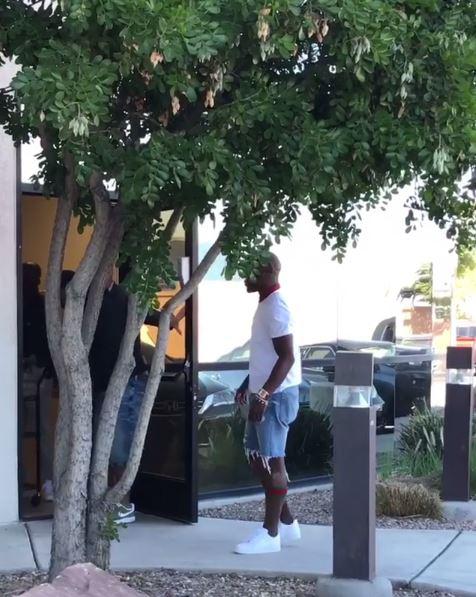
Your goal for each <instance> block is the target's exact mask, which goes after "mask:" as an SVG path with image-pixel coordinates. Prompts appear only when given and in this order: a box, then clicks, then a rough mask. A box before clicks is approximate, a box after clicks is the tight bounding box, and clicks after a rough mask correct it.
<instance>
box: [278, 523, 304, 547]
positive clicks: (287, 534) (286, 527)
mask: <svg viewBox="0 0 476 597" xmlns="http://www.w3.org/2000/svg"><path fill="white" fill-rule="evenodd" d="M279 534H280V535H281V545H282V546H283V547H284V546H287V545H294V543H297V542H298V541H299V540H300V539H301V528H300V526H299V523H298V521H297V520H295V521H294V522H293V523H292V524H283V523H282V522H280V523H279Z"/></svg>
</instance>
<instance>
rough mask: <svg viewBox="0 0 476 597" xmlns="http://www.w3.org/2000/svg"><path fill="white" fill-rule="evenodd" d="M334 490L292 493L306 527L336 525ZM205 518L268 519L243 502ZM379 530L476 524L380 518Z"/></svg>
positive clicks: (258, 507)
mask: <svg viewBox="0 0 476 597" xmlns="http://www.w3.org/2000/svg"><path fill="white" fill-rule="evenodd" d="M332 499H333V493H332V490H331V489H329V490H322V489H315V490H314V491H306V492H304V493H293V494H289V496H288V501H289V505H290V507H291V511H292V512H293V514H294V516H296V518H297V519H298V520H299V522H300V523H302V524H322V525H332ZM200 515H201V516H205V517H208V518H228V519H233V520H256V521H261V520H263V517H264V504H263V503H262V502H256V501H254V502H242V503H235V504H229V505H226V506H221V507H220V508H208V509H206V510H202V511H201V512H200ZM377 525H378V527H379V528H386V529H389V528H399V529H458V530H465V531H476V524H475V523H474V522H472V521H469V522H454V521H452V520H445V519H443V520H432V519H429V518H419V517H411V518H388V517H386V516H383V517H380V518H378V520H377Z"/></svg>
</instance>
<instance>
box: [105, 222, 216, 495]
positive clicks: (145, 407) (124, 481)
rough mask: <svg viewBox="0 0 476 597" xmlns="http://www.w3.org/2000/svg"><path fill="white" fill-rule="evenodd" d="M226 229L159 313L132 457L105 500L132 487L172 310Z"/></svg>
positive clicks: (201, 275)
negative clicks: (152, 355) (152, 354)
mask: <svg viewBox="0 0 476 597" xmlns="http://www.w3.org/2000/svg"><path fill="white" fill-rule="evenodd" d="M225 230H226V229H225ZM225 230H223V231H222V233H221V234H220V236H219V237H218V239H217V240H216V241H215V242H214V244H213V245H212V246H211V247H210V249H209V250H208V252H207V254H206V255H205V257H204V258H203V259H202V261H201V262H200V264H199V265H198V267H197V269H196V270H195V271H194V272H193V274H192V276H191V277H190V280H189V281H188V282H187V283H186V284H185V285H184V286H183V288H182V289H181V290H180V291H179V292H178V293H177V294H176V295H175V296H174V297H173V298H172V299H170V300H169V301H168V302H167V304H166V306H165V307H164V309H163V310H162V312H161V314H160V320H159V330H160V333H159V337H158V339H157V344H156V347H155V351H154V357H153V359H152V366H151V370H150V373H149V379H148V380H147V386H146V389H145V393H144V397H143V399H142V403H141V408H140V411H139V417H138V420H137V424H136V428H135V431H134V439H133V442H132V447H131V451H130V454H129V459H128V461H127V466H126V469H125V471H124V473H123V475H122V477H121V479H120V481H119V482H118V483H117V485H116V486H115V487H113V488H111V489H110V490H109V491H108V492H107V494H106V500H107V501H108V502H110V503H114V502H117V501H120V499H122V498H123V496H124V495H125V494H126V493H127V492H128V491H129V489H130V488H131V486H132V483H133V482H134V479H135V477H136V475H137V471H138V469H139V464H140V460H141V456H142V451H143V449H144V442H145V437H146V434H147V428H148V425H149V419H150V414H151V412H152V407H153V406H154V401H155V397H156V396H157V391H158V389H159V384H160V381H161V379H162V374H163V372H164V366H165V354H166V351H167V344H168V339H169V335H170V319H171V314H172V312H173V311H174V309H176V308H177V307H178V306H179V305H181V304H182V303H184V302H185V301H186V300H187V299H188V298H190V296H191V295H192V294H193V292H194V291H195V290H196V288H197V286H198V285H199V284H200V282H201V281H202V280H203V278H204V277H205V275H206V274H207V272H208V270H209V269H210V267H211V266H212V265H213V263H214V261H215V260H216V258H217V257H218V255H219V254H220V251H221V248H222V243H223V237H224V234H225Z"/></svg>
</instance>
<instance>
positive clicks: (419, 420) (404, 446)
mask: <svg viewBox="0 0 476 597" xmlns="http://www.w3.org/2000/svg"><path fill="white" fill-rule="evenodd" d="M443 422H444V420H443V417H442V416H441V415H439V414H437V413H434V412H432V411H431V410H430V409H428V408H425V409H424V410H423V411H422V412H417V413H415V414H413V415H412V416H411V417H410V419H409V421H408V423H407V424H406V425H404V426H403V427H402V431H401V435H400V438H399V448H400V451H401V452H402V454H403V455H404V456H406V457H409V458H417V457H429V461H430V462H436V461H437V460H441V459H442V458H443V444H444V442H443Z"/></svg>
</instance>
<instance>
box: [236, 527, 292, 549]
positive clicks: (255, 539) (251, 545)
mask: <svg viewBox="0 0 476 597" xmlns="http://www.w3.org/2000/svg"><path fill="white" fill-rule="evenodd" d="M277 551H281V539H280V537H279V534H278V535H276V537H271V535H270V534H269V533H268V531H267V530H266V529H264V528H261V529H258V531H256V532H255V533H253V535H252V536H251V537H250V539H248V541H244V542H243V543H239V544H238V545H237V546H236V547H235V553H239V554H249V555H251V554H259V553H276V552H277Z"/></svg>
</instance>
